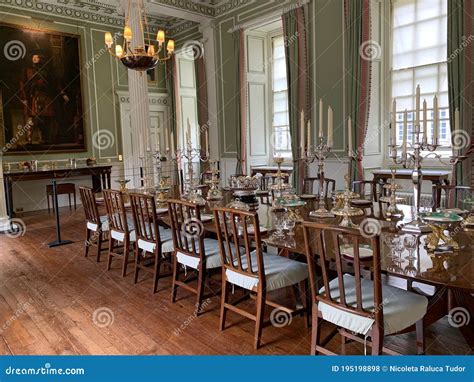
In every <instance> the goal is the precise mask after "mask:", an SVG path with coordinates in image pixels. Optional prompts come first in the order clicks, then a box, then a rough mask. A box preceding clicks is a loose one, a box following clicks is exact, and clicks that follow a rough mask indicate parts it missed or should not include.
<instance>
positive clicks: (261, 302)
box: [254, 291, 265, 349]
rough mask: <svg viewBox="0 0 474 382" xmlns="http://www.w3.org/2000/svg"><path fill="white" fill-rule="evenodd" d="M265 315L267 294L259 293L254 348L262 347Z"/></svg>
mask: <svg viewBox="0 0 474 382" xmlns="http://www.w3.org/2000/svg"><path fill="white" fill-rule="evenodd" d="M264 314H265V292H264V291H259V292H258V293H257V317H256V321H255V341H254V348H255V349H258V348H259V347H260V340H261V339H262V329H263V318H264Z"/></svg>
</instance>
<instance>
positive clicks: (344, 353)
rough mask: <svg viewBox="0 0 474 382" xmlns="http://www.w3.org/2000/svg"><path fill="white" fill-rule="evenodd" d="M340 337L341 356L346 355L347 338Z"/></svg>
mask: <svg viewBox="0 0 474 382" xmlns="http://www.w3.org/2000/svg"><path fill="white" fill-rule="evenodd" d="M340 336H341V355H346V343H347V338H346V337H345V336H343V335H342V334H340Z"/></svg>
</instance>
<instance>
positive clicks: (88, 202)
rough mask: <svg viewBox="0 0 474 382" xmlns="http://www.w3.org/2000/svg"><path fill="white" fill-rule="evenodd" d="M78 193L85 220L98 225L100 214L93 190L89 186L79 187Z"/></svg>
mask: <svg viewBox="0 0 474 382" xmlns="http://www.w3.org/2000/svg"><path fill="white" fill-rule="evenodd" d="M79 195H80V197H81V202H82V206H83V208H84V214H85V215H86V220H87V221H88V222H90V223H93V224H96V225H97V226H98V227H100V224H101V222H100V215H99V209H98V207H97V201H96V199H95V193H94V190H93V189H92V188H90V187H79Z"/></svg>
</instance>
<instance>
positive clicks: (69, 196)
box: [67, 194, 72, 211]
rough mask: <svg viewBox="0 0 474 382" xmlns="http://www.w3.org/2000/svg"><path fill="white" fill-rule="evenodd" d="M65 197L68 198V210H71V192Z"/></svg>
mask: <svg viewBox="0 0 474 382" xmlns="http://www.w3.org/2000/svg"><path fill="white" fill-rule="evenodd" d="M67 197H68V198H69V211H71V209H72V206H71V194H67Z"/></svg>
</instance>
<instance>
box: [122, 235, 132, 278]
mask: <svg viewBox="0 0 474 382" xmlns="http://www.w3.org/2000/svg"><path fill="white" fill-rule="evenodd" d="M129 253H130V243H129V242H128V238H125V241H124V242H123V264H122V277H125V276H127V267H128V255H129Z"/></svg>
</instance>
